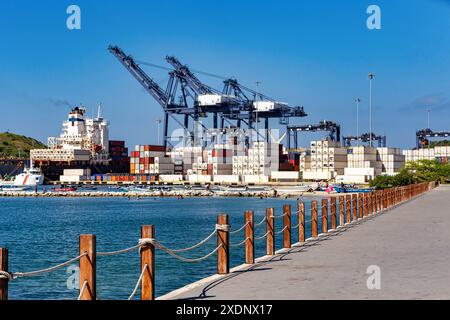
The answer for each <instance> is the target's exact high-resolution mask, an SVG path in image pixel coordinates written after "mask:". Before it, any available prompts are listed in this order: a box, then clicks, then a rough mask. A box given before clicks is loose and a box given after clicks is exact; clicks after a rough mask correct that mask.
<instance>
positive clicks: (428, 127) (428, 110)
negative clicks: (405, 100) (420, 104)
mask: <svg viewBox="0 0 450 320" xmlns="http://www.w3.org/2000/svg"><path fill="white" fill-rule="evenodd" d="M426 111H427V118H428V122H427V124H428V125H427V129H430V112H431V109H427V110H426Z"/></svg>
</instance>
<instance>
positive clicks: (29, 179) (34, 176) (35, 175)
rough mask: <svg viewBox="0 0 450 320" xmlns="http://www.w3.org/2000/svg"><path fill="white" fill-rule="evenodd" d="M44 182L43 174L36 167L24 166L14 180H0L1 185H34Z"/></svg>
mask: <svg viewBox="0 0 450 320" xmlns="http://www.w3.org/2000/svg"><path fill="white" fill-rule="evenodd" d="M43 183H44V175H43V174H42V173H41V172H40V171H39V169H37V168H32V167H30V168H25V169H24V170H23V172H22V173H19V174H18V175H16V176H15V177H14V180H0V186H2V187H5V186H7V187H11V186H14V187H35V186H40V185H42V184H43Z"/></svg>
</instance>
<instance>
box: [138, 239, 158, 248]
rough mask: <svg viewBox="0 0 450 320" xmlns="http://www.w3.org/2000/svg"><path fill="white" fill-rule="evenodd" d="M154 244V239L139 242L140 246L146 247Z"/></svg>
mask: <svg viewBox="0 0 450 320" xmlns="http://www.w3.org/2000/svg"><path fill="white" fill-rule="evenodd" d="M154 243H155V239H154V238H142V239H139V241H138V244H139V245H140V246H146V245H149V244H154Z"/></svg>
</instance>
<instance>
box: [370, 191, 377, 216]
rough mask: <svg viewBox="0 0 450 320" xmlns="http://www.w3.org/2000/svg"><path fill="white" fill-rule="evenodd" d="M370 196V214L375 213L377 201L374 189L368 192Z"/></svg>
mask: <svg viewBox="0 0 450 320" xmlns="http://www.w3.org/2000/svg"><path fill="white" fill-rule="evenodd" d="M370 197H371V201H370V203H371V204H372V210H371V214H375V213H376V212H377V203H376V201H375V191H372V192H371V193H370Z"/></svg>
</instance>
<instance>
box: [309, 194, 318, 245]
mask: <svg viewBox="0 0 450 320" xmlns="http://www.w3.org/2000/svg"><path fill="white" fill-rule="evenodd" d="M318 235H319V233H318V230H317V200H312V201H311V237H313V238H317V236H318Z"/></svg>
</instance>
